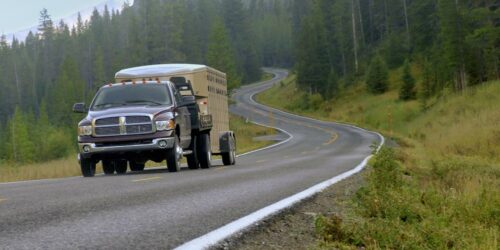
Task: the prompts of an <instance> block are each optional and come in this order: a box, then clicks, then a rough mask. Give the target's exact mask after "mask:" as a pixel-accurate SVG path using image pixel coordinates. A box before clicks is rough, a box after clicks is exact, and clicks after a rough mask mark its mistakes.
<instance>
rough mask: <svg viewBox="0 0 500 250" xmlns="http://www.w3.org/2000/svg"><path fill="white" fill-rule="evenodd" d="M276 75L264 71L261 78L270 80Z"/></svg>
mask: <svg viewBox="0 0 500 250" xmlns="http://www.w3.org/2000/svg"><path fill="white" fill-rule="evenodd" d="M273 77H274V75H273V74H271V73H267V72H264V73H262V77H261V78H260V80H261V81H268V80H271V79H273Z"/></svg>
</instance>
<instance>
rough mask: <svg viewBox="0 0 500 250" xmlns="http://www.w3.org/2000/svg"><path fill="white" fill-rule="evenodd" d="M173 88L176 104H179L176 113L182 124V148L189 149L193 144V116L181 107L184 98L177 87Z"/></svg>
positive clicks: (185, 108)
mask: <svg viewBox="0 0 500 250" xmlns="http://www.w3.org/2000/svg"><path fill="white" fill-rule="evenodd" d="M171 86H172V90H173V93H174V97H175V102H176V104H177V105H176V112H177V113H178V116H177V120H178V122H179V123H180V126H179V128H180V138H179V139H180V140H181V146H182V148H187V147H189V144H190V143H191V115H190V113H189V110H188V108H187V107H186V106H180V105H182V96H181V94H180V93H179V91H178V90H177V88H176V87H175V86H173V85H171Z"/></svg>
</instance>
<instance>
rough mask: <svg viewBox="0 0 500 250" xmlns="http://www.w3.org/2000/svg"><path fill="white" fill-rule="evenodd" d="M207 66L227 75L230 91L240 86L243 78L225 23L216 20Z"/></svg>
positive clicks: (211, 36) (209, 46)
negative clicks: (238, 70) (239, 73)
mask: <svg viewBox="0 0 500 250" xmlns="http://www.w3.org/2000/svg"><path fill="white" fill-rule="evenodd" d="M206 57H207V64H208V65H209V66H211V67H214V68H216V69H219V70H222V71H223V72H225V73H226V74H227V82H228V89H234V88H237V87H238V86H240V84H241V77H240V76H239V75H238V73H237V70H236V60H235V56H234V52H233V48H232V47H231V44H230V43H229V38H228V35H227V32H226V28H225V26H224V23H223V22H222V21H221V20H216V21H215V24H214V25H213V28H212V32H211V35H210V42H209V45H208V52H207V56H206Z"/></svg>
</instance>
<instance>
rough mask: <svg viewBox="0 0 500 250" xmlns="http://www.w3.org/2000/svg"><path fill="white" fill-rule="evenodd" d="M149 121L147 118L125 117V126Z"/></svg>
mask: <svg viewBox="0 0 500 250" xmlns="http://www.w3.org/2000/svg"><path fill="white" fill-rule="evenodd" d="M148 122H151V119H150V118H149V117H147V116H127V124H136V123H148Z"/></svg>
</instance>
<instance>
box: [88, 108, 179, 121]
mask: <svg viewBox="0 0 500 250" xmlns="http://www.w3.org/2000/svg"><path fill="white" fill-rule="evenodd" d="M172 111H173V106H128V107H116V108H109V109H105V110H98V111H97V110H96V111H89V113H88V115H87V117H85V119H84V120H82V122H81V123H90V122H91V121H92V120H93V119H95V118H101V117H117V116H129V115H153V116H157V115H160V114H162V113H167V112H172Z"/></svg>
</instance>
